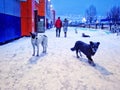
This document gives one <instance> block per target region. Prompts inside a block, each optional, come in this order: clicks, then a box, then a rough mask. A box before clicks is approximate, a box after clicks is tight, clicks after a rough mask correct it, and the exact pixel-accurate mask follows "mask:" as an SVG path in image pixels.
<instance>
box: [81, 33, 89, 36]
mask: <svg viewBox="0 0 120 90" xmlns="http://www.w3.org/2000/svg"><path fill="white" fill-rule="evenodd" d="M82 37H90V36H89V35H86V34H85V33H82Z"/></svg>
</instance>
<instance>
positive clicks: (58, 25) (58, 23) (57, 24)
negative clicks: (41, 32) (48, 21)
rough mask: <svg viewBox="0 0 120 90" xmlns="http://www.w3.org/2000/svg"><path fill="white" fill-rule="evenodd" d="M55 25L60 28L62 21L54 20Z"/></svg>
mask: <svg viewBox="0 0 120 90" xmlns="http://www.w3.org/2000/svg"><path fill="white" fill-rule="evenodd" d="M55 27H56V28H61V27H62V21H61V20H60V19H57V20H56V22H55Z"/></svg>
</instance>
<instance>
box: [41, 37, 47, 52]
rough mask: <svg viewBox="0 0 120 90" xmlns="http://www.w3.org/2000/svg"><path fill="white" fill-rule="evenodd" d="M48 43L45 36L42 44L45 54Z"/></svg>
mask: <svg viewBox="0 0 120 90" xmlns="http://www.w3.org/2000/svg"><path fill="white" fill-rule="evenodd" d="M47 43H48V39H47V37H46V36H44V39H43V42H42V47H43V53H46V52H47Z"/></svg>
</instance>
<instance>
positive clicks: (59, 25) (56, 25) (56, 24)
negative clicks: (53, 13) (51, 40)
mask: <svg viewBox="0 0 120 90" xmlns="http://www.w3.org/2000/svg"><path fill="white" fill-rule="evenodd" d="M55 27H56V37H60V32H61V27H62V21H61V20H60V17H58V19H57V20H56V22H55Z"/></svg>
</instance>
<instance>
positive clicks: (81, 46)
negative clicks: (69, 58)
mask: <svg viewBox="0 0 120 90" xmlns="http://www.w3.org/2000/svg"><path fill="white" fill-rule="evenodd" d="M99 44H100V42H92V41H90V44H86V43H84V42H82V41H77V42H76V43H75V45H74V47H73V48H71V50H72V51H75V50H76V56H77V58H79V56H78V52H79V53H80V56H82V55H81V52H82V53H84V54H85V55H86V57H87V58H88V62H89V63H90V64H91V65H93V66H95V64H94V62H93V59H92V58H91V57H92V56H93V55H95V53H96V51H97V49H98V47H99Z"/></svg>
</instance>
